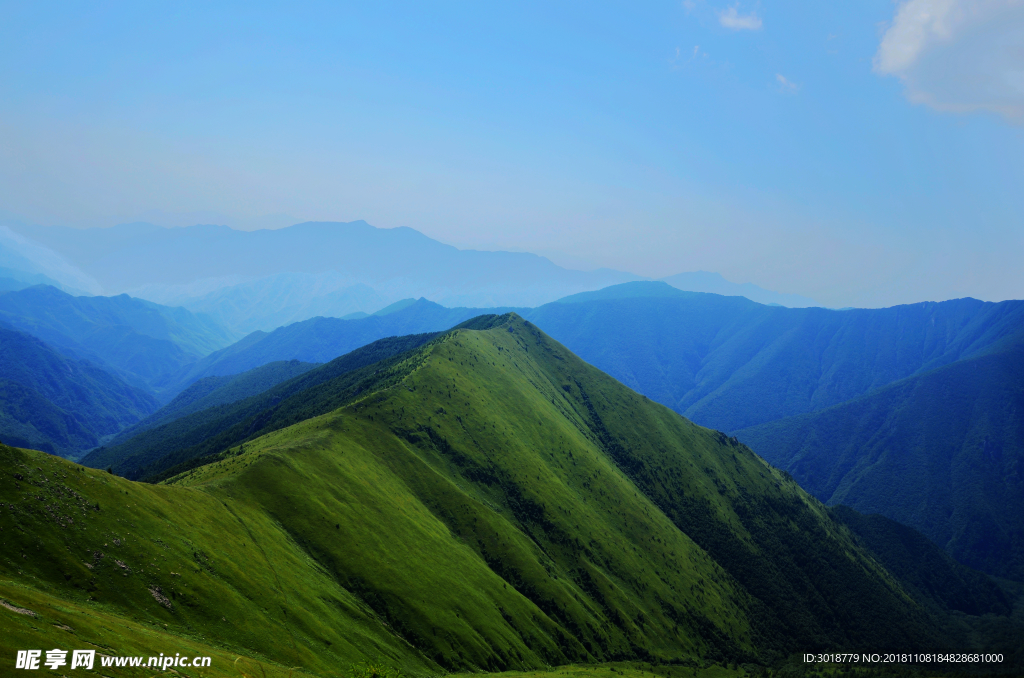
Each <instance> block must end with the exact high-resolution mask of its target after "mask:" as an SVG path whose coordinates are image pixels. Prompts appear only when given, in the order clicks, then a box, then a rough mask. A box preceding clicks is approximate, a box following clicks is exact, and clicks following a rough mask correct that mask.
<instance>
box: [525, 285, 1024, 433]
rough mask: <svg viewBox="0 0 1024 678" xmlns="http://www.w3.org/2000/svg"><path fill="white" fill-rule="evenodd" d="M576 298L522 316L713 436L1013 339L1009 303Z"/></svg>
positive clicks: (611, 291) (618, 293)
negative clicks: (840, 307) (829, 305)
mask: <svg viewBox="0 0 1024 678" xmlns="http://www.w3.org/2000/svg"><path fill="white" fill-rule="evenodd" d="M666 290H670V291H666ZM578 299H579V300H578V301H574V300H573V299H572V298H570V299H568V300H566V301H567V302H568V303H552V304H547V305H545V306H542V307H540V308H537V309H534V310H532V311H529V312H527V313H526V314H525V315H526V317H527V318H529V319H530V320H531V321H532V322H535V323H536V324H537V325H538V326H539V327H540V328H541V329H543V330H544V331H545V332H547V333H549V334H550V335H551V336H552V337H553V338H555V339H557V340H558V341H560V342H562V343H563V344H565V345H566V346H567V347H568V348H569V349H570V350H572V351H573V352H575V353H576V354H577V355H579V356H580V357H582V358H583V359H584V360H587V361H588V362H590V363H592V364H593V365H595V366H597V367H598V368H600V369H602V370H605V371H606V372H608V373H609V374H610V375H612V376H613V377H615V378H616V379H619V380H620V381H622V382H623V383H624V384H626V385H627V386H630V387H631V388H634V389H636V390H637V391H639V392H640V393H643V394H645V395H647V396H649V397H651V398H653V399H655V400H657V401H658V402H660V403H662V404H665V405H668V406H669V407H672V408H673V409H675V410H676V411H677V412H680V413H681V414H683V415H684V416H686V417H688V418H690V419H692V420H693V421H695V422H697V423H699V424H701V425H704V426H709V427H711V428H716V429H720V430H723V431H735V430H737V429H740V428H745V427H748V426H754V425H757V424H760V423H764V422H767V421H772V420H775V419H781V418H783V417H787V416H792V415H796V414H801V413H804V412H813V411H817V410H821V409H824V408H826V407H830V406H832V405H836V404H838V403H841V402H844V401H847V400H850V399H852V398H856V397H858V396H860V395H862V394H864V393H867V392H869V391H872V390H874V389H877V388H880V387H882V386H885V385H886V384H890V383H892V382H894V381H897V380H899V379H902V378H904V377H908V376H910V375H912V374H915V373H919V372H924V371H928V370H930V369H934V368H936V367H941V366H942V365H946V364H949V363H952V362H955V361H957V360H962V359H964V358H967V357H971V356H976V355H981V354H982V353H984V352H986V351H988V350H992V349H994V348H995V347H996V346H997V345H998V344H999V343H1000V342H1002V341H1006V340H1009V339H1013V338H1019V337H1021V336H1022V335H1024V302H1020V301H1007V302H1001V303H998V304H993V303H987V302H981V301H977V300H975V299H957V300H953V301H945V302H941V303H932V302H927V303H921V304H912V305H908V306H895V307H892V308H883V309H853V310H848V311H832V310H828V309H822V308H799V309H798V308H779V307H770V306H763V305H760V304H755V303H754V302H751V301H749V300H747V299H744V298H741V297H721V296H718V295H713V294H701V293H685V292H677V291H675V290H673V289H672V288H669V287H668V286H667V285H665V284H663V283H627V284H624V285H619V286H615V287H612V288H608V289H606V290H602V291H600V292H597V293H591V294H588V295H580V297H578Z"/></svg>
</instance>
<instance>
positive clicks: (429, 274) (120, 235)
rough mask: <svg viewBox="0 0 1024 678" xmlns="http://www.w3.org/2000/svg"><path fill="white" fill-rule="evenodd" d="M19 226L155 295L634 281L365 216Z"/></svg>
mask: <svg viewBox="0 0 1024 678" xmlns="http://www.w3.org/2000/svg"><path fill="white" fill-rule="evenodd" d="M21 232H22V233H23V234H24V235H26V236H28V237H30V238H32V239H34V240H36V241H38V242H40V243H42V244H43V245H45V246H47V247H49V248H52V249H53V250H55V251H56V252H58V253H60V254H61V255H62V256H63V257H65V258H66V259H67V260H68V261H69V262H71V263H73V264H74V265H76V266H77V267H79V268H80V269H81V270H83V271H85V272H86V273H88V274H89V275H91V276H93V277H94V278H95V279H96V280H98V281H99V283H100V284H101V285H102V286H103V288H104V289H105V290H108V291H130V290H138V289H140V288H143V286H148V288H147V289H148V290H149V291H148V292H147V293H146V294H147V298H151V299H153V298H156V297H154V296H151V295H152V294H154V293H155V290H154V286H161V285H162V286H167V287H174V286H181V285H187V284H191V283H195V282H196V281H202V280H207V279H221V278H230V277H231V276H236V277H241V278H243V279H244V280H245V281H253V280H257V279H260V278H267V277H270V276H276V275H279V274H282V273H296V272H302V273H306V274H313V275H321V274H322V275H324V276H328V277H330V278H331V280H334V281H335V284H337V285H338V286H339V287H338V289H340V287H341V286H342V285H344V286H353V285H357V284H362V285H367V286H369V287H371V288H372V289H373V290H374V291H375V292H376V293H377V294H378V295H380V297H381V298H382V299H383V300H384V303H389V302H391V301H396V300H398V299H402V298H406V297H414V298H419V297H421V296H422V297H427V298H429V299H431V300H433V301H436V302H438V303H441V304H444V305H446V306H480V307H492V306H532V305H536V304H540V303H544V302H548V301H552V300H554V299H557V298H559V297H562V296H565V295H567V294H572V293H574V292H580V291H584V290H589V289H597V288H600V287H604V286H607V285H610V284H614V283H618V282H625V281H627V280H636V279H639V276H635V275H632V274H629V273H622V272H619V271H611V270H598V271H589V272H584V271H572V270H568V269H565V268H561V267H559V266H556V265H555V264H553V263H552V262H551V261H549V260H548V259H545V258H544V257H539V256H537V255H534V254H527V253H519V252H481V251H475V250H459V249H457V248H455V247H451V246H449V245H445V244H442V243H440V242H437V241H436V240H432V239H431V238H428V237H427V236H425V235H423V234H422V233H419V232H418V231H415V230H413V229H411V228H392V229H381V228H374V227H373V226H370V225H369V224H367V223H366V222H363V221H355V222H351V223H312V222H311V223H304V224H298V225H295V226H291V227H289V228H283V229H278V230H273V231H270V230H263V231H235V230H232V229H230V228H227V227H226V226H191V227H188V228H171V229H167V228H160V227H157V226H153V225H150V224H125V225H121V226H114V227H112V228H103V229H73V228H63V227H41V226H38V227H23V228H22V229H21ZM137 293H138V292H137ZM163 300H164V301H166V299H163ZM292 302H293V300H289V301H288V304H292ZM292 305H293V304H292ZM282 309H283V307H282V308H279V309H275V310H277V311H280V310H282ZM265 310H266V309H259V308H257V309H254V311H255V312H258V313H263V312H265ZM353 310H363V311H367V310H372V309H353Z"/></svg>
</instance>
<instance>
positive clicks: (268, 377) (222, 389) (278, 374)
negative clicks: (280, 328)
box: [108, 360, 317, 445]
mask: <svg viewBox="0 0 1024 678" xmlns="http://www.w3.org/2000/svg"><path fill="white" fill-rule="evenodd" d="M316 366H317V364H316V363H304V362H300V361H298V360H279V361H277V362H272V363H268V364H266V365H263V366H261V367H256V368H254V369H251V370H249V371H248V372H243V373H241V374H233V375H229V376H222V377H205V378H203V379H200V380H199V381H197V382H196V383H194V384H192V385H191V386H189V387H188V388H187V389H185V390H184V391H182V392H181V393H179V394H178V395H177V396H175V398H174V400H172V401H171V402H169V403H167V404H166V405H164V406H163V407H161V408H160V409H159V410H157V411H156V412H154V413H153V414H151V415H150V416H148V417H146V418H145V419H143V420H142V421H140V422H138V423H137V424H134V425H132V426H129V427H127V428H126V429H124V430H123V431H121V433H119V434H118V435H117V436H115V437H114V438H113V439H112V440H111V441H110V442H109V443H108V445H118V444H120V443H121V442H124V441H126V440H128V439H129V438H132V437H134V436H136V435H138V434H139V433H142V432H143V431H148V430H149V429H151V428H156V427H157V426H162V425H164V424H168V423H170V422H172V421H175V420H177V419H181V418H182V417H184V416H187V415H189V414H192V413H194V412H200V411H202V410H206V409H209V408H211V407H217V406H218V405H229V404H231V403H234V402H237V401H239V400H244V399H245V398H249V397H251V396H254V395H258V394H260V393H263V392H264V391H266V390H268V389H270V388H273V387H274V386H277V385H278V384H280V383H281V382H283V381H288V380H289V379H292V378H294V377H297V376H299V375H300V374H305V373H306V372H308V371H309V370H311V369H313V368H314V367H316Z"/></svg>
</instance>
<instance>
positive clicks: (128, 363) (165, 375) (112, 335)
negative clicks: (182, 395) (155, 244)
mask: <svg viewBox="0 0 1024 678" xmlns="http://www.w3.org/2000/svg"><path fill="white" fill-rule="evenodd" d="M0 321H3V322H5V323H6V324H7V325H9V326H11V327H13V328H16V329H19V330H21V331H23V332H27V333H29V334H32V335H33V336H36V337H38V338H40V339H42V340H43V341H45V342H47V343H48V344H49V345H51V346H52V347H54V348H56V349H57V350H59V351H61V352H62V353H64V354H65V355H67V356H69V357H72V358H76V359H88V360H91V361H92V362H94V363H96V364H98V365H100V366H103V367H105V368H107V369H108V370H109V371H111V372H114V373H116V374H118V375H119V376H120V377H121V378H123V379H126V380H128V381H129V382H131V383H133V384H135V385H137V386H139V387H142V388H148V389H152V391H153V393H154V394H159V393H161V392H164V391H165V390H166V387H167V386H168V384H169V382H170V380H171V379H172V378H174V377H175V376H176V375H177V374H178V373H179V372H180V371H181V370H182V369H183V368H184V367H185V366H187V365H191V364H192V363H194V362H195V361H197V360H199V359H200V358H201V357H202V356H205V355H207V354H209V353H210V352H211V351H214V350H216V349H219V348H222V347H224V346H227V345H228V344H231V343H232V342H233V341H234V340H236V339H237V338H238V335H235V334H233V333H232V332H231V331H230V330H227V329H226V328H225V327H223V326H222V325H220V324H219V323H217V322H216V321H214V320H213V319H211V318H209V317H207V316H203V315H197V314H193V313H192V312H190V311H188V310H186V309H184V308H170V307H167V306H160V305H158V304H154V303H152V302H148V301H143V300H141V299H134V298H132V297H129V296H128V295H126V294H123V295H120V296H117V297H75V296H71V295H70V294H67V293H65V292H62V291H60V290H58V289H56V288H54V287H50V286H47V285H37V286H33V287H28V288H25V289H21V290H17V291H9V292H2V293H0ZM171 395H174V394H173V393H172V394H171Z"/></svg>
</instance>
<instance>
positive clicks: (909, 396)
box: [736, 343, 1024, 581]
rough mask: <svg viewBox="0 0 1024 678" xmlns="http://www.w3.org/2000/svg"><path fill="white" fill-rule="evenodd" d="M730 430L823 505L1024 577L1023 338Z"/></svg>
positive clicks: (971, 561)
mask: <svg viewBox="0 0 1024 678" xmlns="http://www.w3.org/2000/svg"><path fill="white" fill-rule="evenodd" d="M736 435H737V437H739V438H740V440H742V441H744V442H745V443H747V444H748V445H750V446H751V447H752V448H753V449H754V450H755V451H756V452H757V453H758V454H760V455H761V456H762V457H764V458H765V459H767V460H768V461H769V462H771V463H772V464H774V465H776V466H778V467H780V468H782V469H784V470H786V471H788V472H789V473H791V474H792V475H793V477H794V478H795V479H796V480H797V481H798V482H799V483H800V485H801V486H803V487H804V488H805V489H807V491H809V492H811V493H812V494H814V495H815V496H817V497H818V498H819V499H821V500H822V501H823V502H825V503H828V504H840V503H841V504H846V505H848V506H852V507H853V508H855V509H857V510H858V511H861V512H865V513H879V514H882V515H884V516H887V517H889V518H892V519H893V520H896V521H899V522H900V523H903V524H905V525H910V526H912V527H914V528H916V529H918V530H920V531H921V532H922V533H923V534H925V535H926V536H928V537H929V538H930V539H932V540H933V541H934V542H935V543H937V544H939V545H940V546H942V547H944V548H945V550H946V551H947V552H948V553H949V554H950V555H952V556H953V557H954V558H956V559H957V560H958V561H960V562H961V563H964V564H967V565H970V566H971V567H973V568H975V569H978V570H982V571H984V572H989V573H992V574H996V575H999V576H1003V577H1009V578H1013V579H1017V580H1019V581H1024V343H1021V344H1018V345H1016V346H1014V345H1012V343H1011V344H1010V345H1009V346H1002V347H998V348H997V349H996V350H993V352H990V353H987V354H985V355H981V356H979V357H975V358H972V359H969V360H963V361H960V362H956V363H953V364H951V365H947V366H945V367H942V368H939V369H936V370H932V371H929V372H927V373H925V374H919V375H915V376H913V377H910V378H907V379H903V380H901V381H898V382H896V383H894V384H890V385H889V386H887V387H885V388H883V389H881V390H879V391H876V392H873V393H870V394H867V395H865V396H863V397H861V398H857V399H855V400H853V401H850V402H847V403H843V404H840V405H837V406H835V407H832V408H829V409H826V410H824V411H821V412H815V413H813V414H805V415H802V416H798V417H790V418H787V419H782V420H780V421H775V422H771V423H766V424H762V425H760V426H756V427H752V428H748V429H743V430H740V431H738V432H737V433H736Z"/></svg>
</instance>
